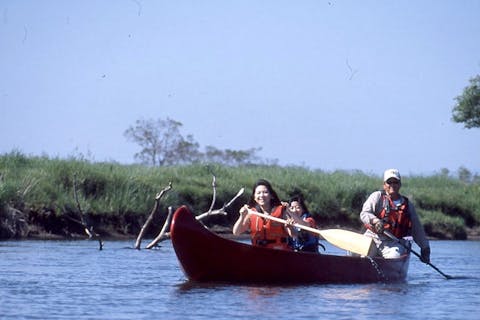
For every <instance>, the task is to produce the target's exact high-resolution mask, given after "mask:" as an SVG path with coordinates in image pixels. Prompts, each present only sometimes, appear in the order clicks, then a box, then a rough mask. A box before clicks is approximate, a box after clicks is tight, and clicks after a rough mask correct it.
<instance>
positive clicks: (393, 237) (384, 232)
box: [383, 230, 453, 279]
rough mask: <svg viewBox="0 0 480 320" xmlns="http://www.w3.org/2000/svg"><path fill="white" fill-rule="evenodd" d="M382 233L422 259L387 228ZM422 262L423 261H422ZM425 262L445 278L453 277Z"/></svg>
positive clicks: (420, 256)
mask: <svg viewBox="0 0 480 320" xmlns="http://www.w3.org/2000/svg"><path fill="white" fill-rule="evenodd" d="M383 234H384V235H386V236H387V237H389V238H390V239H392V240H395V241H396V242H398V243H400V244H401V245H402V246H403V247H404V248H405V249H407V250H408V251H410V252H412V253H413V254H414V255H416V256H417V257H419V258H420V260H422V255H421V254H419V253H418V252H416V251H414V250H413V249H412V248H410V247H408V246H407V245H405V244H404V243H403V242H402V241H400V239H398V238H397V237H395V236H394V235H393V234H391V233H390V232H389V231H387V230H384V231H383ZM422 262H423V261H422ZM424 263H425V264H428V265H429V266H430V267H432V268H433V269H435V271H437V272H438V273H440V274H441V275H442V276H444V277H445V279H453V277H452V276H449V275H448V274H445V273H443V272H442V271H440V269H438V268H437V267H435V266H434V265H433V264H431V263H430V262H424Z"/></svg>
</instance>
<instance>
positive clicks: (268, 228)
mask: <svg viewBox="0 0 480 320" xmlns="http://www.w3.org/2000/svg"><path fill="white" fill-rule="evenodd" d="M252 210H254V211H257V210H256V209H255V208H252ZM283 210H284V207H283V206H277V207H276V208H275V209H274V210H273V211H272V213H271V214H270V215H271V216H272V217H276V218H281V219H283ZM250 235H251V238H252V244H253V245H254V246H261V247H267V248H273V249H283V250H291V248H290V247H289V246H288V241H287V240H288V233H287V230H286V229H285V226H284V224H283V223H279V222H276V221H272V220H269V219H264V218H262V217H259V216H256V215H253V214H252V215H250Z"/></svg>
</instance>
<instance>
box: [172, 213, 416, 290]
mask: <svg viewBox="0 0 480 320" xmlns="http://www.w3.org/2000/svg"><path fill="white" fill-rule="evenodd" d="M170 235H171V239H172V244H173V248H174V249H175V253H176V255H177V258H178V260H179V261H180V265H181V267H182V269H183V272H184V273H185V275H186V277H187V278H188V279H189V280H191V281H197V282H210V281H214V282H228V283H265V284H275V283H278V284H279V283H282V284H287V283H290V284H294V283H371V282H401V281H405V279H406V276H407V272H408V264H409V255H404V256H402V257H400V258H398V259H383V258H377V257H376V258H368V257H353V256H347V255H345V256H340V255H328V254H315V253H300V252H293V251H285V250H275V249H267V248H262V247H254V246H251V245H249V244H245V243H241V242H237V241H234V240H229V239H225V238H222V237H220V236H218V235H216V234H214V233H212V232H211V231H209V230H207V229H206V228H205V227H204V226H202V225H201V224H200V223H199V222H198V221H197V220H196V219H195V217H194V215H193V214H192V213H191V211H190V210H189V209H188V208H187V207H186V206H182V207H180V208H179V209H177V210H176V212H175V214H174V216H173V220H172V225H171V229H170Z"/></svg>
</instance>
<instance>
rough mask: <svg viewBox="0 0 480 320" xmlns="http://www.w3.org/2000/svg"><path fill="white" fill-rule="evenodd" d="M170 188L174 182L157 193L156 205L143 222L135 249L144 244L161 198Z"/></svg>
mask: <svg viewBox="0 0 480 320" xmlns="http://www.w3.org/2000/svg"><path fill="white" fill-rule="evenodd" d="M170 189H172V182H169V184H168V186H167V187H165V188H163V189H162V190H161V191H160V192H159V193H157V195H156V196H155V205H154V206H153V209H152V211H151V212H150V215H149V216H148V218H147V221H145V223H144V224H143V227H142V229H141V230H140V233H139V234H138V237H137V241H136V242H135V249H138V250H139V249H140V245H141V244H142V239H143V237H144V236H145V233H146V232H147V229H148V227H149V226H150V224H151V223H152V221H153V218H154V216H155V213H156V212H157V209H158V206H159V203H160V199H161V198H162V197H163V195H164V194H165V193H166V192H168V191H169V190H170Z"/></svg>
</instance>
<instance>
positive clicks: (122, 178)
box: [0, 152, 480, 239]
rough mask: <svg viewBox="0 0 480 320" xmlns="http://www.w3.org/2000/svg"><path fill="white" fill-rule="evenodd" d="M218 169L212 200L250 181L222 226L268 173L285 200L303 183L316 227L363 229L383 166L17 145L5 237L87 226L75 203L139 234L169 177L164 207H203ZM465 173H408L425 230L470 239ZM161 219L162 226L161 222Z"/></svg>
mask: <svg viewBox="0 0 480 320" xmlns="http://www.w3.org/2000/svg"><path fill="white" fill-rule="evenodd" d="M464 170H466V169H464ZM212 174H214V175H215V176H216V183H217V187H216V193H217V195H216V204H215V206H214V208H220V207H222V206H223V204H224V203H227V202H229V201H230V200H231V199H232V198H233V196H234V195H235V194H237V192H238V191H239V190H240V188H242V187H245V192H244V194H243V195H242V197H240V198H239V199H238V200H237V201H236V202H235V203H234V204H233V205H232V206H231V207H230V209H229V212H230V213H229V215H227V216H212V217H211V218H209V219H208V220H206V224H207V225H208V226H211V227H219V229H221V228H223V229H224V230H228V229H229V228H231V226H232V224H233V222H234V221H235V220H236V218H237V217H238V209H239V208H240V206H241V205H243V204H244V203H245V202H247V199H248V197H249V196H250V193H251V187H252V185H253V183H254V182H255V181H256V180H257V179H258V178H265V179H267V180H269V181H270V182H271V183H272V185H273V187H274V188H275V190H276V191H277V193H278V195H279V196H280V198H282V199H283V200H288V198H289V197H290V196H292V195H294V194H297V193H299V192H301V193H302V194H303V195H304V197H305V199H306V202H307V205H308V207H309V209H310V211H311V212H312V213H313V214H314V216H315V218H316V219H317V220H318V222H319V225H320V228H323V227H332V226H336V227H342V228H347V229H351V230H356V231H360V230H361V228H362V225H361V222H360V220H359V213H360V210H361V207H362V204H363V202H364V201H365V199H366V198H367V197H368V195H369V194H370V193H371V192H373V191H375V190H379V189H380V188H381V186H382V180H381V177H380V175H378V176H372V175H367V174H365V173H363V172H360V171H353V172H352V171H334V172H325V171H321V170H309V169H307V168H303V167H280V166H275V165H248V166H234V167H233V166H232V167H230V166H225V165H216V164H211V165H205V164H195V165H183V166H164V167H149V166H141V165H120V164H116V163H92V162H89V161H86V160H83V159H73V158H72V159H66V160H65V159H52V158H48V157H32V156H25V155H23V154H21V153H19V152H12V153H10V154H4V155H0V238H3V239H5V238H24V237H30V238H31V237H48V236H49V235H51V236H58V237H64V238H65V237H74V236H75V235H82V233H83V232H82V228H80V227H79V226H75V225H74V224H72V222H71V221H72V219H71V218H75V217H78V214H79V209H78V208H79V206H80V207H81V208H82V211H84V212H86V213H87V215H88V217H89V219H91V221H93V224H94V225H95V226H96V227H95V228H96V230H97V232H100V233H103V234H104V235H105V236H127V237H128V236H132V235H136V234H137V233H138V231H139V229H140V228H141V226H142V224H143V222H144V221H145V219H146V217H147V216H148V215H149V213H150V211H151V209H152V207H153V205H154V203H155V195H156V194H157V193H158V192H159V191H160V190H161V189H163V188H164V187H165V186H167V185H168V184H169V182H172V186H173V188H172V189H171V191H169V192H168V193H167V194H166V195H165V196H164V198H162V201H161V204H160V209H159V210H160V211H161V212H162V213H164V215H163V216H166V212H167V207H168V206H172V207H173V208H177V207H179V206H181V205H187V206H189V207H191V208H192V209H193V211H194V212H195V213H197V214H200V213H203V212H205V211H207V210H208V208H209V207H210V205H211V201H212V193H213V189H212ZM379 174H380V173H379ZM463 174H464V176H462V177H452V176H450V175H449V174H448V172H445V171H443V172H441V173H439V174H438V175H432V176H404V179H403V184H402V189H401V193H402V194H404V195H405V196H407V197H409V199H410V200H411V201H413V202H414V203H415V205H416V207H417V211H418V212H419V214H420V217H421V219H422V222H423V224H424V227H425V230H426V232H427V234H428V235H429V236H431V237H436V238H442V239H466V238H467V233H468V230H470V229H471V228H473V229H475V228H478V226H479V221H480V183H479V182H478V179H472V177H470V176H468V175H467V177H465V172H463ZM74 183H75V189H76V191H77V201H76V199H75V197H74ZM157 224H158V225H160V226H161V224H163V221H158V222H157ZM157 231H158V230H157ZM157 231H152V232H153V233H156V232H157Z"/></svg>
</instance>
